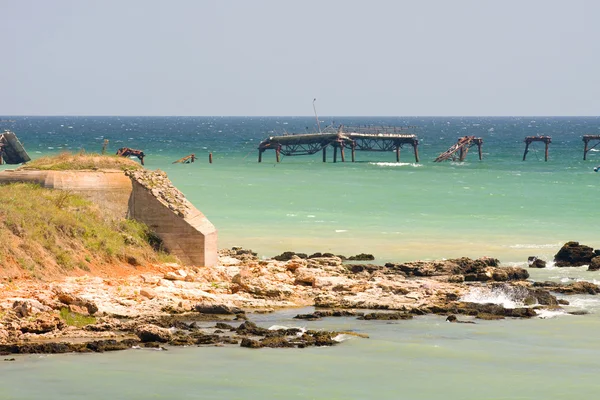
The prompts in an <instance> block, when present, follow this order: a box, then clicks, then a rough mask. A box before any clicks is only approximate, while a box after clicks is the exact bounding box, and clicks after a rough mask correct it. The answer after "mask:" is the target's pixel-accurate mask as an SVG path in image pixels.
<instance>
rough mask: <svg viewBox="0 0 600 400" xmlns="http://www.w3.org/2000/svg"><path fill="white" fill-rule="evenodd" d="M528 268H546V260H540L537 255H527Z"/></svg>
mask: <svg viewBox="0 0 600 400" xmlns="http://www.w3.org/2000/svg"><path fill="white" fill-rule="evenodd" d="M527 264H528V265H529V268H546V261H544V260H541V259H539V258H537V257H529V258H528V259H527Z"/></svg>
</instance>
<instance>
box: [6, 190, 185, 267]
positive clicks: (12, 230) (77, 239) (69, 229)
mask: <svg viewBox="0 0 600 400" xmlns="http://www.w3.org/2000/svg"><path fill="white" fill-rule="evenodd" d="M0 243H1V244H2V246H0V277H19V276H32V277H36V278H45V277H56V276H60V275H67V274H77V273H86V272H90V271H91V272H94V271H97V270H98V269H99V268H100V269H102V268H103V267H106V266H118V265H121V266H122V265H126V266H127V267H128V268H132V267H138V266H144V265H147V264H149V263H153V262H166V261H175V259H174V257H171V256H167V255H166V254H164V253H162V252H160V251H156V250H155V249H159V248H160V240H159V239H158V238H157V237H156V236H155V235H153V234H152V232H151V231H150V230H149V229H148V227H147V226H146V225H144V224H141V223H139V222H136V221H133V220H125V219H122V220H114V219H110V218H106V216H105V214H104V213H103V212H102V210H101V209H100V208H99V207H98V206H97V205H95V204H94V203H92V202H90V201H88V200H85V199H84V198H82V197H80V196H78V195H75V194H72V193H69V192H66V191H60V190H50V189H43V188H41V187H40V186H38V185H33V184H23V183H15V184H9V185H3V186H0Z"/></svg>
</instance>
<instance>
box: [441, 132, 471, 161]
mask: <svg viewBox="0 0 600 400" xmlns="http://www.w3.org/2000/svg"><path fill="white" fill-rule="evenodd" d="M482 144H483V139H482V138H477V137H475V136H463V137H461V138H459V139H458V141H457V142H456V144H454V145H453V146H452V147H450V148H449V149H448V150H446V151H445V152H443V153H442V154H440V155H439V156H438V157H437V158H436V159H435V161H434V162H442V161H446V160H452V161H465V158H466V157H467V153H468V152H469V149H470V148H471V147H472V146H477V151H478V153H479V161H481V159H482V154H481V145H482ZM457 152H458V157H457V156H456V153H457Z"/></svg>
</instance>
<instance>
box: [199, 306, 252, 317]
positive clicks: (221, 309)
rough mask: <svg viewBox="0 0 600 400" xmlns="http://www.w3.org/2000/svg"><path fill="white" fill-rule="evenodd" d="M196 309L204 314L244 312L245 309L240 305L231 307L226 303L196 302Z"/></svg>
mask: <svg viewBox="0 0 600 400" xmlns="http://www.w3.org/2000/svg"><path fill="white" fill-rule="evenodd" d="M194 311H196V312H199V313H202V314H221V315H233V314H244V310H242V309H241V308H238V307H229V306H226V305H225V304H196V306H194Z"/></svg>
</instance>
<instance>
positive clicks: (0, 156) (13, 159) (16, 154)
mask: <svg viewBox="0 0 600 400" xmlns="http://www.w3.org/2000/svg"><path fill="white" fill-rule="evenodd" d="M28 161H31V158H30V157H29V154H27V152H26V151H25V148H24V147H23V145H22V144H21V142H20V141H19V139H18V138H17V135H15V134H14V133H13V132H11V131H4V132H3V133H0V165H1V164H4V163H6V164H22V163H26V162H28Z"/></svg>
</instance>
